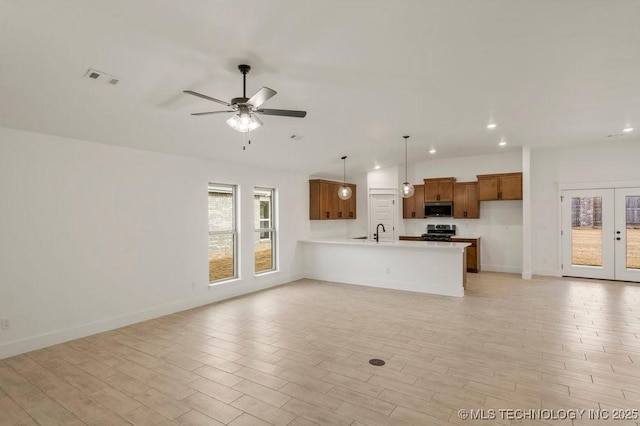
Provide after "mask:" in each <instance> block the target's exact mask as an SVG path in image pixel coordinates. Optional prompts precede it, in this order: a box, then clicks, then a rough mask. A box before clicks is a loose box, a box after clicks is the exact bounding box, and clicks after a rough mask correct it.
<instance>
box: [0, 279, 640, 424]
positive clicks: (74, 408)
mask: <svg viewBox="0 0 640 426" xmlns="http://www.w3.org/2000/svg"><path fill="white" fill-rule="evenodd" d="M639 338H640V286H638V285H635V284H628V283H614V282H601V281H588V280H570V279H551V278H540V279H534V280H532V281H523V280H520V279H519V278H518V277H517V276H515V275H507V274H494V273H481V274H477V275H476V274H470V275H469V283H468V289H467V295H466V296H465V297H464V298H452V297H440V296H432V295H424V294H418V293H408V292H400V291H391V290H383V289H376V288H370V287H361V286H352V285H343V284H334V283H326V282H317V281H312V280H302V281H298V282H295V283H291V284H288V285H284V286H280V287H277V288H273V289H270V290H267V291H262V292H259V293H254V294H251V295H247V296H244V297H241V298H237V299H233V300H228V301H224V302H220V303H217V304H213V305H208V306H204V307H201V308H197V309H193V310H190V311H185V312H181V313H177V314H174V315H169V316H166V317H162V318H158V319H155V320H151V321H146V322H143V323H140V324H135V325H132V326H129V327H125V328H121V329H118V330H115V331H110V332H106V333H101V334H97V335H94V336H90V337H87V338H84V339H79V340H75V341H72V342H68V343H65V344H61V345H56V346H53V347H49V348H47V349H42V350H38V351H34V352H30V353H27V354H24V355H20V356H16V357H12V358H8V359H4V360H2V361H0V424H2V425H7V424H10V425H14V424H16V425H18V424H43V425H48V424H64V425H67V424H96V425H107V424H135V425H165V424H184V425H220V424H229V425H234V426H240V425H258V426H259V425H291V426H301V425H314V424H319V425H382V424H389V425H406V424H412V425H439V424H459V425H464V424H469V425H471V424H474V425H476V424H503V425H504V424H507V425H508V424H533V423H537V424H551V425H568V424H574V425H597V424H602V423H603V421H598V420H588V419H587V418H586V415H585V417H584V418H582V419H581V420H575V421H572V420H545V421H528V420H522V419H520V418H519V417H518V414H517V413H515V414H512V418H501V417H500V415H497V416H496V418H495V419H493V420H485V421H473V420H469V419H467V420H462V419H460V418H459V417H458V410H459V409H485V410H489V409H492V408H493V409H501V408H511V409H522V410H529V409H542V408H544V409H551V410H560V409H565V410H569V409H604V410H610V412H611V413H613V411H614V410H616V409H620V408H622V409H628V414H629V415H630V416H633V415H634V414H633V413H634V412H636V411H634V410H637V409H639V408H640V339H639ZM371 358H382V359H384V360H385V361H386V365H384V366H382V367H374V366H372V365H369V363H368V360H369V359H371ZM485 413H490V412H489V411H486V412H485ZM554 413H556V414H557V412H554ZM627 418H628V417H627ZM611 423H613V424H616V425H626V424H633V425H637V424H638V422H637V421H634V420H628V421H612V422H611Z"/></svg>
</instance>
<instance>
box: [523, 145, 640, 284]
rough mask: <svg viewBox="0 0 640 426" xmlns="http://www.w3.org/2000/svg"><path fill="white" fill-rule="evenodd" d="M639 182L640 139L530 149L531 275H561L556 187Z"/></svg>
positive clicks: (558, 200)
mask: <svg viewBox="0 0 640 426" xmlns="http://www.w3.org/2000/svg"><path fill="white" fill-rule="evenodd" d="M637 180H640V140H638V138H635V139H631V138H630V139H627V140H624V141H618V142H611V141H608V140H607V141H603V143H598V144H593V145H579V146H574V147H563V148H548V149H535V150H534V149H532V150H531V222H532V264H533V273H534V274H540V275H560V263H559V253H558V247H559V244H558V241H559V238H560V224H559V223H558V219H559V202H560V199H559V197H560V194H559V192H558V184H563V183H581V182H614V181H637Z"/></svg>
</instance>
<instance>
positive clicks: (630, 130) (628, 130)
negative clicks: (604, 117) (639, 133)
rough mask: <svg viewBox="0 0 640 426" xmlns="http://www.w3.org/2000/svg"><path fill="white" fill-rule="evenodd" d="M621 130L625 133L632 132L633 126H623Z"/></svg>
mask: <svg viewBox="0 0 640 426" xmlns="http://www.w3.org/2000/svg"><path fill="white" fill-rule="evenodd" d="M622 131H623V132H625V133H629V132H633V127H625V128H624V129H622Z"/></svg>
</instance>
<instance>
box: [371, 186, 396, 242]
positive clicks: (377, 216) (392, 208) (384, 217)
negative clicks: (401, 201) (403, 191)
mask: <svg viewBox="0 0 640 426" xmlns="http://www.w3.org/2000/svg"><path fill="white" fill-rule="evenodd" d="M369 203H370V206H371V210H370V211H371V215H370V222H369V238H371V239H374V238H375V233H376V228H377V227H378V224H379V223H381V224H383V225H384V231H383V230H382V226H381V227H380V228H379V229H380V235H379V238H378V239H379V241H393V240H394V239H395V229H394V223H395V212H396V196H395V195H391V194H371V196H370V199H369Z"/></svg>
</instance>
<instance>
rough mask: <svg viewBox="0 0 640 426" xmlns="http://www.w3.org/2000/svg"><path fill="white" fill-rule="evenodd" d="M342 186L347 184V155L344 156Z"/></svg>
mask: <svg viewBox="0 0 640 426" xmlns="http://www.w3.org/2000/svg"><path fill="white" fill-rule="evenodd" d="M342 186H347V156H346V155H345V156H344V157H342Z"/></svg>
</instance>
